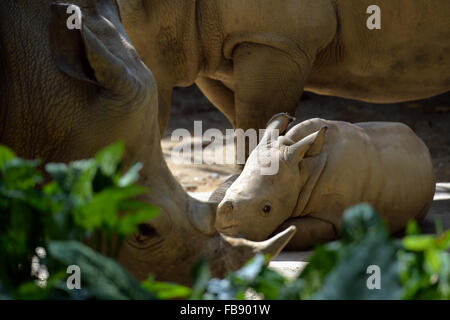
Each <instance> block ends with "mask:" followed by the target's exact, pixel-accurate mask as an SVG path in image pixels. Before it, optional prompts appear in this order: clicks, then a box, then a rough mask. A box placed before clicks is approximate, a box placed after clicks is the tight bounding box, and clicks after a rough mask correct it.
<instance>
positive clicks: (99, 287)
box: [48, 241, 155, 300]
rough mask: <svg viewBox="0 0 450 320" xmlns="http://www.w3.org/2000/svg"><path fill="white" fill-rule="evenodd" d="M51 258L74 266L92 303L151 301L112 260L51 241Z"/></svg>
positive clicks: (72, 243)
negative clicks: (133, 300) (93, 300)
mask: <svg viewBox="0 0 450 320" xmlns="http://www.w3.org/2000/svg"><path fill="white" fill-rule="evenodd" d="M48 248H49V252H50V254H51V256H52V257H54V258H55V259H57V260H58V261H60V262H61V263H63V264H65V265H67V266H69V265H77V266H79V267H80V271H81V282H82V288H83V289H85V290H88V292H89V293H90V295H91V298H94V299H113V300H116V299H154V298H155V296H154V295H153V294H151V293H150V292H148V291H147V290H145V289H144V288H143V287H142V286H141V284H140V283H139V282H138V281H137V280H136V279H134V278H133V277H132V276H131V275H130V274H129V273H128V272H127V271H125V269H123V267H122V266H120V265H119V264H118V263H117V262H116V261H115V260H112V259H109V258H106V257H105V256H103V255H101V254H100V253H98V252H96V251H94V250H92V249H91V248H89V247H87V246H85V245H83V244H81V243H79V242H76V241H52V242H50V244H49V247H48Z"/></svg>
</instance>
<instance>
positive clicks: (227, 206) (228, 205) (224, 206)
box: [217, 201, 234, 216]
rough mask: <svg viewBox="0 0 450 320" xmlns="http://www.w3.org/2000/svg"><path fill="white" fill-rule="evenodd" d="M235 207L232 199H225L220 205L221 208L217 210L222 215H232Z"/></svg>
mask: <svg viewBox="0 0 450 320" xmlns="http://www.w3.org/2000/svg"><path fill="white" fill-rule="evenodd" d="M233 209H234V206H233V202H232V201H225V202H223V203H221V204H220V205H219V208H218V211H217V212H218V213H219V214H220V215H226V216H230V215H231V214H232V213H233Z"/></svg>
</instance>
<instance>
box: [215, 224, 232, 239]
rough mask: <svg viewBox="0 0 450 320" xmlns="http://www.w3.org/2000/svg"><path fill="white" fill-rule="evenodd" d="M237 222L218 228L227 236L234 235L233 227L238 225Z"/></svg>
mask: <svg viewBox="0 0 450 320" xmlns="http://www.w3.org/2000/svg"><path fill="white" fill-rule="evenodd" d="M236 226H237V225H236V224H233V225H229V226H225V227H220V228H218V231H219V232H220V233H222V234H224V235H226V236H233V234H232V233H231V232H232V231H233V229H234V228H235V227H236Z"/></svg>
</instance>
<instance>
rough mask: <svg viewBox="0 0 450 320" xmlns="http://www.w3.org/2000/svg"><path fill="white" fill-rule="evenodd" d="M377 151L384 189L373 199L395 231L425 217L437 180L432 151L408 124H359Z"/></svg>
mask: <svg viewBox="0 0 450 320" xmlns="http://www.w3.org/2000/svg"><path fill="white" fill-rule="evenodd" d="M356 125H357V126H359V127H361V128H363V129H364V131H365V132H366V133H367V135H368V136H369V137H370V140H371V142H372V144H373V146H374V148H375V150H376V156H377V160H376V161H377V162H378V164H379V170H380V171H379V172H378V173H376V174H378V176H377V177H372V179H379V180H381V181H382V184H381V189H380V190H379V194H378V195H377V197H376V198H374V199H372V200H373V201H374V204H375V207H376V209H377V210H378V211H379V212H380V214H381V215H382V216H383V217H384V218H385V219H386V221H387V223H388V225H389V227H390V229H391V231H392V232H396V231H399V230H401V229H402V228H403V227H404V226H405V225H406V223H407V221H408V220H411V219H418V220H420V219H423V218H424V217H425V215H426V214H427V212H428V209H429V207H430V205H431V201H432V200H433V196H434V191H435V179H434V174H433V165H432V161H431V156H430V151H429V150H428V148H427V146H426V145H425V143H424V142H423V141H422V140H421V139H420V138H419V137H418V136H417V135H416V134H415V133H414V132H413V131H412V130H411V129H410V128H409V127H408V126H406V125H404V124H401V123H394V122H367V123H358V124H356Z"/></svg>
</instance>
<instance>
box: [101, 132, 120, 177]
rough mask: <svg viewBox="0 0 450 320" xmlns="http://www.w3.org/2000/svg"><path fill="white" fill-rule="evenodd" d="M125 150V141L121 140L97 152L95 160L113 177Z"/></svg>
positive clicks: (105, 173) (103, 171) (102, 169)
mask: <svg viewBox="0 0 450 320" xmlns="http://www.w3.org/2000/svg"><path fill="white" fill-rule="evenodd" d="M124 152H125V144H124V142H123V141H120V142H117V143H114V144H112V145H110V146H109V147H106V148H104V149H103V150H101V151H100V152H98V153H97V155H96V156H95V160H96V161H97V163H98V165H99V166H100V170H101V172H102V173H103V174H104V175H105V176H107V177H112V176H114V175H115V173H116V171H117V169H118V166H119V163H120V162H121V160H122V156H123V154H124Z"/></svg>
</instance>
